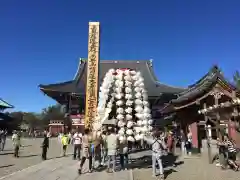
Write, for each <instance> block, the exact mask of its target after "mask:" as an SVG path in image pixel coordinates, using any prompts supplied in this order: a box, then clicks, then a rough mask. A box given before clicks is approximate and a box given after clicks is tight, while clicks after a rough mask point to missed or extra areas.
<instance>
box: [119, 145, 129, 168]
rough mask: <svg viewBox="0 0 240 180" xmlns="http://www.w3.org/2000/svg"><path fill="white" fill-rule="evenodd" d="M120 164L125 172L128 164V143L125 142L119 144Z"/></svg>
mask: <svg viewBox="0 0 240 180" xmlns="http://www.w3.org/2000/svg"><path fill="white" fill-rule="evenodd" d="M119 151H120V164H121V169H122V170H124V169H125V168H126V166H127V164H128V142H127V141H123V142H120V144H119Z"/></svg>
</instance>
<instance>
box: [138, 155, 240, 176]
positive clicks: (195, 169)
mask: <svg viewBox="0 0 240 180" xmlns="http://www.w3.org/2000/svg"><path fill="white" fill-rule="evenodd" d="M178 161H182V162H183V163H182V164H179V165H178V166H177V167H175V168H173V167H166V168H165V173H166V180H240V172H234V171H232V170H225V171H223V170H221V169H220V168H219V167H216V166H215V164H209V163H208V159H207V156H206V155H202V156H201V157H194V156H193V157H189V158H179V160H178ZM133 179H134V180H146V179H150V180H151V179H156V178H154V177H152V169H151V168H136V169H133Z"/></svg>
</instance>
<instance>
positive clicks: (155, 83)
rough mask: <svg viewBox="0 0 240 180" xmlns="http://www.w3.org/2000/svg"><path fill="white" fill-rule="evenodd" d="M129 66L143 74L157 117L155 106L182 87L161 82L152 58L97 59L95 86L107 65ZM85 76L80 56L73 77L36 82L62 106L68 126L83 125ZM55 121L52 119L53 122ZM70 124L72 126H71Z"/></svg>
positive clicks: (179, 90) (82, 60) (158, 106)
mask: <svg viewBox="0 0 240 180" xmlns="http://www.w3.org/2000/svg"><path fill="white" fill-rule="evenodd" d="M112 68H114V69H126V68H127V69H131V70H136V71H140V72H141V73H142V76H143V77H144V83H145V87H146V89H147V91H148V96H149V103H150V105H151V108H152V116H153V118H158V109H159V108H161V107H163V106H164V104H165V103H167V102H169V101H170V100H171V99H174V98H177V94H179V93H180V92H182V91H183V90H184V89H182V88H177V87H172V86H169V85H166V84H162V83H161V82H159V80H158V79H157V77H156V75H155V73H154V71H153V63H152V60H135V61H133V60H101V61H100V65H99V71H100V72H99V86H100V85H101V83H102V80H103V78H104V76H105V74H106V73H107V71H108V70H109V69H112ZM86 77H87V59H80V62H79V66H78V69H77V72H76V73H75V76H74V78H73V80H70V81H67V82H62V83H57V84H48V85H42V84H41V85H39V87H40V90H41V91H42V92H43V93H44V94H46V95H47V96H49V97H51V98H52V99H54V100H56V101H57V102H58V103H60V104H61V105H64V106H65V111H66V113H68V114H69V115H70V118H71V120H72V124H71V126H74V127H78V128H79V127H82V126H83V125H84V117H83V116H84V115H83V114H84V108H85V86H86ZM54 122H56V123H54ZM59 126H64V123H63V120H62V121H61V123H60V121H59V120H52V121H51V123H50V130H53V128H54V127H58V128H56V129H61V128H59ZM74 127H73V128H74Z"/></svg>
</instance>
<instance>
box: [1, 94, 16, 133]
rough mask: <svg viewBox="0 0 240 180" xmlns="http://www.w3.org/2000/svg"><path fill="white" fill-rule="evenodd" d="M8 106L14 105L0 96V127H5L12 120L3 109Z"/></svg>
mask: <svg viewBox="0 0 240 180" xmlns="http://www.w3.org/2000/svg"><path fill="white" fill-rule="evenodd" d="M9 108H14V106H13V105H11V104H9V103H8V102H6V101H4V100H3V99H1V98H0V128H4V129H5V128H6V129H7V128H8V126H9V123H10V121H11V120H12V118H11V117H10V116H8V115H7V114H5V113H4V110H6V109H9Z"/></svg>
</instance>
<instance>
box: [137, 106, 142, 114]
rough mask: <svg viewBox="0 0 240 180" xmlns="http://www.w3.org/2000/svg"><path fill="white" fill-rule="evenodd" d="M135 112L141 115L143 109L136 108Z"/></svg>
mask: <svg viewBox="0 0 240 180" xmlns="http://www.w3.org/2000/svg"><path fill="white" fill-rule="evenodd" d="M135 111H136V112H138V113H141V112H142V111H143V108H142V107H141V106H136V108H135Z"/></svg>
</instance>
